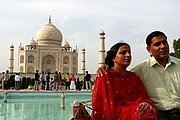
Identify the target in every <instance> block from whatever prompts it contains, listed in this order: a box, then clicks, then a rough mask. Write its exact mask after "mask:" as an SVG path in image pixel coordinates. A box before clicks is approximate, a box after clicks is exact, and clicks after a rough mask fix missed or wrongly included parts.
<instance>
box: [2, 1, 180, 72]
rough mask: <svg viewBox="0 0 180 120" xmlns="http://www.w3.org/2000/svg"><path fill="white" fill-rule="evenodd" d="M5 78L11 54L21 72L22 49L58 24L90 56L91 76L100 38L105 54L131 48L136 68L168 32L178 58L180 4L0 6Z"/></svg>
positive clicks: (7, 3) (14, 3)
mask: <svg viewBox="0 0 180 120" xmlns="http://www.w3.org/2000/svg"><path fill="white" fill-rule="evenodd" d="M0 3H1V4H0V11H1V15H0V28H1V29H0V35H1V44H0V49H1V50H0V56H1V58H0V72H2V71H5V70H7V69H8V67H9V53H10V51H9V48H10V46H11V45H12V44H13V45H14V49H15V51H14V58H15V60H14V67H15V68H14V71H18V67H17V66H18V57H17V56H18V46H19V45H20V43H22V45H23V46H25V45H27V44H28V43H29V41H30V40H31V39H32V38H34V39H35V36H36V33H37V31H38V30H39V29H40V28H41V27H43V26H44V25H45V24H47V23H48V19H49V15H51V19H52V20H51V21H52V24H54V25H55V26H56V27H57V28H58V29H59V30H60V31H61V33H62V36H63V40H65V39H66V41H67V42H69V44H70V46H71V47H73V48H75V46H76V45H77V47H78V54H79V57H78V60H79V62H78V66H79V68H78V71H79V73H80V72H81V50H82V48H85V50H86V55H85V58H86V65H85V66H86V70H88V71H89V73H92V74H94V73H96V70H97V68H98V56H99V43H100V40H99V37H100V36H99V33H100V32H101V31H102V30H103V31H104V32H105V49H106V51H108V50H109V49H110V47H111V46H112V45H114V44H115V43H117V42H120V41H124V42H127V43H128V44H130V46H131V51H132V62H131V65H130V66H129V67H128V69H130V68H131V67H133V66H134V65H135V64H137V63H139V62H140V61H142V60H144V59H146V58H148V57H149V53H148V52H147V51H146V44H145V38H146V36H147V35H148V34H149V33H150V32H152V31H155V30H160V31H163V32H164V33H165V34H166V35H167V37H168V41H169V45H170V52H173V46H172V43H173V40H174V39H178V38H180V31H179V28H180V22H179V19H180V12H179V11H180V7H179V6H180V0H0Z"/></svg>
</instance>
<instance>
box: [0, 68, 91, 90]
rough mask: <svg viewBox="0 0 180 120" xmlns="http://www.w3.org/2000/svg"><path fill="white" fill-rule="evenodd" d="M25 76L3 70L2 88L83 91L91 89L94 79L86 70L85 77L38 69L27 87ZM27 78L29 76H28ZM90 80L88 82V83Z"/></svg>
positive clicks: (0, 86) (0, 85)
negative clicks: (24, 80)
mask: <svg viewBox="0 0 180 120" xmlns="http://www.w3.org/2000/svg"><path fill="white" fill-rule="evenodd" d="M10 77H11V78H10ZM23 79H25V78H23V77H22V76H21V74H20V73H15V74H12V73H11V74H9V71H8V70H7V71H6V72H3V73H2V74H1V76H0V89H3V90H4V89H6V90H7V89H15V90H20V89H31V90H33V89H34V90H35V91H39V90H51V91H58V90H76V91H81V90H82V89H91V87H92V80H91V75H90V74H89V73H88V71H86V74H85V75H84V77H82V76H81V78H80V77H79V76H78V75H75V74H70V73H68V72H67V73H63V74H62V73H61V72H59V73H58V71H55V73H50V72H47V73H45V72H44V71H42V72H39V71H38V70H36V72H35V74H34V78H29V79H28V83H27V81H26V82H25V83H26V84H28V86H27V87H25V86H23V85H24V83H23V82H22V81H23ZM26 79H27V78H26ZM86 82H88V83H86ZM22 86H23V87H22Z"/></svg>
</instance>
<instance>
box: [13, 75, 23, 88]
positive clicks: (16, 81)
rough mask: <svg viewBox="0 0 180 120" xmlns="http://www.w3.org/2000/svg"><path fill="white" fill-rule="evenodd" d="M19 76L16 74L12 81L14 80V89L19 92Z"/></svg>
mask: <svg viewBox="0 0 180 120" xmlns="http://www.w3.org/2000/svg"><path fill="white" fill-rule="evenodd" d="M21 79H22V78H21V76H20V75H19V73H16V75H15V77H14V80H15V89H16V90H20V86H21Z"/></svg>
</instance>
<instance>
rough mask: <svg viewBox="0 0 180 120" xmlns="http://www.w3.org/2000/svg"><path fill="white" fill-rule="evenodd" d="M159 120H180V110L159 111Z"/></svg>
mask: <svg viewBox="0 0 180 120" xmlns="http://www.w3.org/2000/svg"><path fill="white" fill-rule="evenodd" d="M159 120H180V109H172V110H159Z"/></svg>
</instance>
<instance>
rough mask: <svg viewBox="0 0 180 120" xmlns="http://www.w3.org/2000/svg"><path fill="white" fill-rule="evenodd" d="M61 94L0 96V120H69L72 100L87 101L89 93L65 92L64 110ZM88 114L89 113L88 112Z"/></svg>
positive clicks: (10, 94) (89, 97)
mask: <svg viewBox="0 0 180 120" xmlns="http://www.w3.org/2000/svg"><path fill="white" fill-rule="evenodd" d="M61 95H62V92H51V93H46V92H45V93H44V92H39V93H38V92H32V93H27V92H25V93H23V92H19V93H16V92H14V93H8V94H7V103H4V93H3V92H1V94H0V120H70V119H71V118H72V115H73V114H72V103H73V101H74V100H78V101H87V100H90V99H91V92H65V93H64V95H65V108H62V107H61ZM89 112H91V111H90V110H89Z"/></svg>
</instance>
